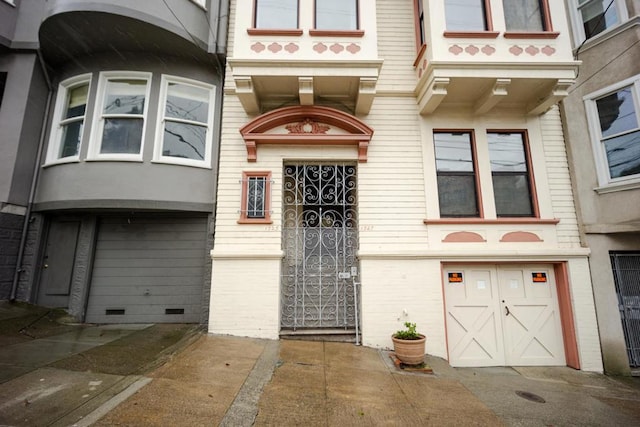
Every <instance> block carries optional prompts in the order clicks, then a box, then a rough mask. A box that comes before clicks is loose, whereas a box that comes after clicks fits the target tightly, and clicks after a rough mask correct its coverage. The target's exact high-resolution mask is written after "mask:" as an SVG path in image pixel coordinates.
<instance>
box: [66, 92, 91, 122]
mask: <svg viewBox="0 0 640 427" xmlns="http://www.w3.org/2000/svg"><path fill="white" fill-rule="evenodd" d="M88 93H89V85H88V84H85V85H82V86H78V87H76V88H73V89H71V90H70V91H69V92H68V95H67V106H66V111H65V113H64V114H63V116H62V117H63V119H68V118H71V117H78V116H84V112H85V110H86V108H87V95H88Z"/></svg>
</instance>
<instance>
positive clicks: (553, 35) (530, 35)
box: [504, 31, 560, 39]
mask: <svg viewBox="0 0 640 427" xmlns="http://www.w3.org/2000/svg"><path fill="white" fill-rule="evenodd" d="M559 35H560V33H558V32H552V31H507V32H505V33H504V38H505V39H557V38H558V36H559Z"/></svg>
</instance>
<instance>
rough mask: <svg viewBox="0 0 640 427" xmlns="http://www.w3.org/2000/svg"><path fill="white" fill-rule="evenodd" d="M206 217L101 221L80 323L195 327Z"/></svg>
mask: <svg viewBox="0 0 640 427" xmlns="http://www.w3.org/2000/svg"><path fill="white" fill-rule="evenodd" d="M206 238H207V218H160V217H147V218H138V217H126V218H110V217H109V218H103V219H101V221H100V225H99V228H98V241H97V246H96V252H95V260H94V265H93V275H92V279H91V289H90V291H89V303H88V306H87V317H86V321H87V322H90V323H159V322H164V323H167V322H169V323H171V322H175V323H183V322H185V323H191V322H193V323H195V322H199V321H200V315H201V313H202V307H203V298H202V287H203V283H204V272H205V262H207V256H206V255H207V254H206Z"/></svg>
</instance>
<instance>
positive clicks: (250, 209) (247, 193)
mask: <svg viewBox="0 0 640 427" xmlns="http://www.w3.org/2000/svg"><path fill="white" fill-rule="evenodd" d="M270 209H271V173H270V172H243V173H242V207H241V209H240V219H239V220H238V222H239V223H241V224H243V223H271V210H270Z"/></svg>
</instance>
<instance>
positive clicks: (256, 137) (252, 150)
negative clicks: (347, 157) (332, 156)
mask: <svg viewBox="0 0 640 427" xmlns="http://www.w3.org/2000/svg"><path fill="white" fill-rule="evenodd" d="M292 123H297V125H293V126H294V127H293V128H292V129H293V130H299V128H297V127H295V126H298V125H300V124H302V126H301V128H302V130H303V132H291V130H290V129H289V127H288V126H287V125H291V124H292ZM307 125H310V126H311V132H308V131H307V129H306V126H307ZM280 126H285V127H287V130H289V131H290V133H289V134H273V133H268V132H269V131H270V130H272V129H275V128H277V127H280ZM314 126H316V127H315V129H316V132H315V133H314V132H313V130H314ZM325 127H328V128H331V127H335V128H339V129H342V130H343V131H344V133H341V134H327V133H326V131H325V132H322V130H323V129H324V128H325ZM327 130H328V129H327ZM240 134H242V138H243V139H244V142H245V146H246V149H247V161H248V162H255V161H257V154H258V153H257V146H258V145H259V144H286V145H303V146H304V145H307V146H318V145H319V146H322V145H355V146H356V147H357V150H358V160H359V161H360V162H366V161H367V150H368V147H369V143H370V141H371V138H372V136H373V129H371V128H370V127H369V126H368V125H367V124H366V123H364V122H363V121H361V120H360V119H358V118H356V117H354V116H352V115H350V114H347V113H344V112H342V111H340V110H336V109H335V108H329V107H320V106H311V105H302V106H295V107H284V108H279V109H277V110H273V111H270V112H268V113H265V114H263V115H261V116H258V117H256V118H255V119H253V120H252V121H250V122H249V123H247V124H246V125H245V126H243V127H242V128H240Z"/></svg>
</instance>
